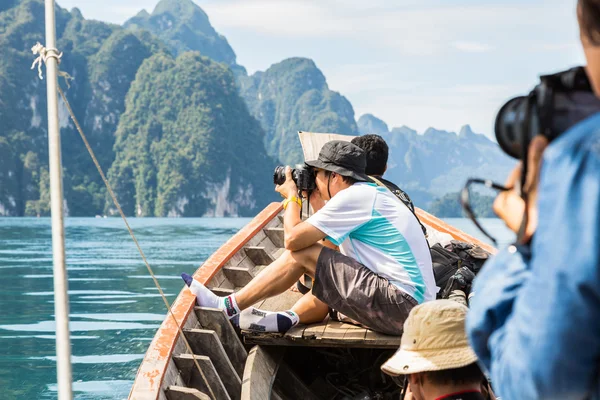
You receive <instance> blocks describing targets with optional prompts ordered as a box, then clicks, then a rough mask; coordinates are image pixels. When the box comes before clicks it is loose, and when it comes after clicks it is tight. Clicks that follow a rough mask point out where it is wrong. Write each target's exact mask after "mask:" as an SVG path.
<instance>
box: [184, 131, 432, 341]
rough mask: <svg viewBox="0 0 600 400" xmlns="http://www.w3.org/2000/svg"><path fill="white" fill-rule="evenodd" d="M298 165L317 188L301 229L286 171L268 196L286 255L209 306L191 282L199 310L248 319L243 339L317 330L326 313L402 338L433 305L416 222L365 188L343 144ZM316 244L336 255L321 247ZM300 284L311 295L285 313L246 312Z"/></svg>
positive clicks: (383, 192) (359, 164) (355, 155)
mask: <svg viewBox="0 0 600 400" xmlns="http://www.w3.org/2000/svg"><path fill="white" fill-rule="evenodd" d="M306 164H307V165H309V166H311V167H312V168H314V171H315V179H316V186H317V189H316V190H315V191H314V192H313V194H312V196H311V198H310V203H311V206H312V207H313V210H314V211H315V213H314V214H313V215H312V216H311V217H310V218H309V219H307V220H306V221H304V222H303V221H302V220H301V219H300V209H301V200H300V199H299V198H298V197H297V193H298V189H297V187H296V184H295V183H294V181H293V179H292V176H291V169H290V168H289V167H288V168H286V181H285V183H284V184H282V185H280V186H277V187H276V190H277V191H278V192H279V193H280V194H281V195H282V196H283V197H284V198H285V199H286V200H285V201H284V209H285V212H284V223H283V225H284V237H285V248H286V251H285V252H284V253H283V254H282V255H281V256H280V257H279V258H278V259H277V260H275V261H274V262H273V263H271V264H270V265H269V266H267V267H266V268H265V269H264V270H263V271H261V273H260V274H259V275H257V276H256V277H255V278H254V279H253V280H252V281H251V282H250V283H249V284H248V285H246V286H245V287H244V288H242V289H241V290H240V291H239V292H237V293H235V294H234V295H231V296H227V297H218V296H216V295H215V294H213V293H212V292H211V291H210V290H208V289H207V288H205V287H204V286H202V285H201V284H199V283H198V282H193V285H192V290H193V291H194V293H195V294H196V295H197V301H198V303H199V304H200V305H201V306H208V307H216V308H221V309H223V310H224V311H225V312H226V314H227V315H228V316H229V317H230V318H231V317H234V316H235V315H238V314H240V313H241V310H245V309H249V311H247V312H244V313H242V315H241V316H240V326H241V327H242V328H243V329H248V328H250V329H252V328H253V327H255V328H256V329H258V330H261V331H279V332H285V331H287V330H288V329H289V328H291V327H292V326H294V325H295V324H297V323H299V322H300V323H314V322H320V321H322V320H323V319H324V318H325V316H326V315H327V313H328V311H329V308H330V307H331V308H333V309H335V310H337V311H339V312H341V313H343V314H344V315H346V316H347V317H349V318H352V319H354V320H356V321H358V322H360V323H361V324H363V325H365V326H367V327H369V328H371V329H373V330H376V331H379V332H383V333H387V334H392V335H399V334H401V333H402V326H403V323H404V321H405V319H406V317H407V316H408V313H409V312H410V310H411V309H412V308H413V307H414V306H416V305H417V304H420V303H422V302H424V301H428V300H433V299H435V290H436V286H435V282H434V277H433V270H432V265H431V255H430V253H429V248H428V246H427V242H426V240H425V237H424V236H423V234H422V232H421V228H420V226H419V224H418V222H417V220H416V218H415V217H414V215H413V214H412V213H411V212H410V210H408V208H407V207H405V206H404V205H403V204H400V203H399V202H398V200H397V199H396V198H395V196H394V195H393V194H392V193H390V192H389V191H388V190H387V189H386V188H382V187H378V186H377V185H375V184H374V183H371V182H370V180H369V178H368V176H367V175H366V174H365V166H366V157H365V154H364V152H363V151H362V150H361V149H360V148H359V147H357V146H355V145H353V144H351V143H349V142H345V141H331V142H328V143H326V144H325V145H324V146H323V148H322V149H321V152H320V153H319V157H318V159H317V160H314V161H308V162H306ZM323 239H328V240H329V241H331V242H332V243H334V244H335V245H337V246H339V248H340V251H339V252H338V251H335V250H333V249H330V248H328V247H325V246H323V244H322V243H323V242H322V241H323ZM303 274H308V275H309V276H311V277H312V278H314V285H313V288H312V291H311V292H310V293H307V294H305V295H304V297H302V298H301V299H300V300H299V301H298V302H297V303H296V304H295V305H294V307H293V308H292V309H291V310H288V311H284V312H267V311H261V310H254V309H252V308H250V307H251V306H252V304H256V303H257V302H258V301H260V300H263V299H266V298H268V297H273V296H276V295H278V294H280V293H283V292H284V291H285V290H287V289H288V288H290V286H292V285H293V284H294V283H295V282H296V281H297V280H298V279H299V278H300V277H301V276H302V275H303ZM184 279H186V278H185V277H184ZM188 280H189V279H188ZM190 283H191V282H190Z"/></svg>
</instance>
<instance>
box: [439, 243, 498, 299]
mask: <svg viewBox="0 0 600 400" xmlns="http://www.w3.org/2000/svg"><path fill="white" fill-rule="evenodd" d="M489 256H490V253H488V252H487V251H485V250H483V249H482V248H481V247H479V246H477V245H474V244H471V243H466V242H460V241H458V240H453V241H451V242H450V244H449V245H447V246H446V247H445V248H444V247H442V245H440V244H439V243H438V244H435V245H433V246H432V247H431V260H432V262H433V275H434V276H435V283H436V285H437V286H439V287H440V291H439V292H438V295H437V298H438V299H446V298H448V296H449V295H450V293H452V291H453V290H455V289H459V290H462V291H464V292H465V294H467V295H468V294H469V291H470V288H471V282H472V281H473V279H475V276H476V275H477V273H478V272H479V271H480V270H481V267H482V266H483V264H484V263H485V262H486V261H487V259H488V258H489Z"/></svg>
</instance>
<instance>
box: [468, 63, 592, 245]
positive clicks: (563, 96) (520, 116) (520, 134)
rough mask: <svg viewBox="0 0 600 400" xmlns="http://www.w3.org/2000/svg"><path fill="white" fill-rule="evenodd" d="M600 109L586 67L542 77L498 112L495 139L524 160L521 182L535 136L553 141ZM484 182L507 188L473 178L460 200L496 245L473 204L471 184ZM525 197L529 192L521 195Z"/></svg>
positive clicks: (494, 187)
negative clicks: (522, 94) (537, 82)
mask: <svg viewBox="0 0 600 400" xmlns="http://www.w3.org/2000/svg"><path fill="white" fill-rule="evenodd" d="M597 112H600V100H599V99H598V98H597V97H596V96H595V95H594V92H593V91H592V87H591V85H590V81H589V79H588V77H587V74H586V72H585V69H584V68H583V67H575V68H571V69H569V70H567V71H562V72H558V73H556V74H552V75H543V76H541V77H540V83H539V84H538V85H537V86H536V87H535V88H534V89H533V90H532V91H531V92H530V93H529V94H528V95H527V96H519V97H515V98H513V99H511V100H509V101H508V102H507V103H506V104H505V105H504V106H502V108H501V109H500V111H499V112H498V115H497V116H496V122H495V132H496V140H497V141H498V145H500V148H501V149H502V150H503V151H504V152H505V153H506V154H508V155H509V156H511V157H513V158H516V159H519V160H521V161H522V162H523V170H522V173H521V185H523V184H524V183H525V177H526V176H527V168H528V166H527V152H528V150H529V145H530V143H531V141H532V140H533V138H534V137H535V136H537V135H543V136H544V137H546V139H548V142H552V141H553V140H554V139H556V138H557V137H559V136H560V135H562V134H563V133H565V132H566V131H567V130H569V128H571V127H572V126H573V125H575V124H576V123H578V122H580V121H582V120H584V119H586V118H587V117H589V116H591V115H593V114H595V113H597ZM472 184H483V185H485V186H486V187H488V188H491V189H494V190H499V191H504V190H510V189H511V188H507V187H504V186H502V185H499V184H497V183H494V182H492V181H491V180H489V179H479V178H471V179H468V180H467V183H466V184H465V187H464V188H463V190H462V192H461V197H460V201H461V204H462V206H463V209H464V211H465V213H466V214H467V216H468V217H469V218H470V219H471V221H473V223H474V224H475V226H476V227H477V228H478V229H479V230H480V231H481V232H482V233H483V234H484V235H485V236H487V237H488V238H489V239H490V240H491V241H492V242H493V243H494V244H497V242H496V239H495V238H494V237H493V236H492V235H490V234H489V233H488V232H487V231H486V230H485V229H484V228H483V226H481V224H480V223H479V222H478V221H477V217H476V216H475V213H474V212H473V209H472V207H471V204H470V194H469V187H470V186H471V185H472ZM521 195H522V196H523V198H524V199H525V198H526V193H522V194H521ZM526 221H527V213H525V215H524V216H523V223H522V224H521V231H520V232H519V234H518V239H520V237H521V235H522V233H523V232H524V227H525V226H526Z"/></svg>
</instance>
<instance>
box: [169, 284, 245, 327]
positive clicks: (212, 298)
mask: <svg viewBox="0 0 600 400" xmlns="http://www.w3.org/2000/svg"><path fill="white" fill-rule="evenodd" d="M181 278H182V279H183V280H184V281H185V284H186V285H187V286H188V288H189V289H190V291H191V292H192V293H194V294H195V295H196V303H198V305H199V306H201V307H210V308H218V309H221V310H223V312H224V313H225V315H227V317H228V318H230V319H231V318H233V317H235V316H236V315H238V314H239V313H240V309H239V307H238V305H237V302H236V301H235V294H232V295H229V296H225V297H219V296H217V295H216V294H214V293H213V292H212V291H211V290H210V289H209V288H207V287H206V286H204V285H203V284H201V283H200V282H198V281H197V280H195V279H194V278H193V277H191V276H190V275H188V274H185V273H184V274H181Z"/></svg>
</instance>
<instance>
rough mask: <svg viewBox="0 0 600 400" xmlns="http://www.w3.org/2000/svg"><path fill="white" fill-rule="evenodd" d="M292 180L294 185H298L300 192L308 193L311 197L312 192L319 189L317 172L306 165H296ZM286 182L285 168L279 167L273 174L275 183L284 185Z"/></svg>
mask: <svg viewBox="0 0 600 400" xmlns="http://www.w3.org/2000/svg"><path fill="white" fill-rule="evenodd" d="M292 179H293V180H294V183H296V186H297V187H298V191H300V192H303V191H306V192H308V193H309V196H310V192H312V191H313V190H314V189H315V188H316V187H317V185H316V182H315V171H314V170H313V168H312V167H309V166H308V165H306V164H298V165H296V168H293V169H292ZM284 182H285V166H284V165H279V166H277V167H275V171H274V172H273V183H274V184H276V185H282V184H283V183H284Z"/></svg>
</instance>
